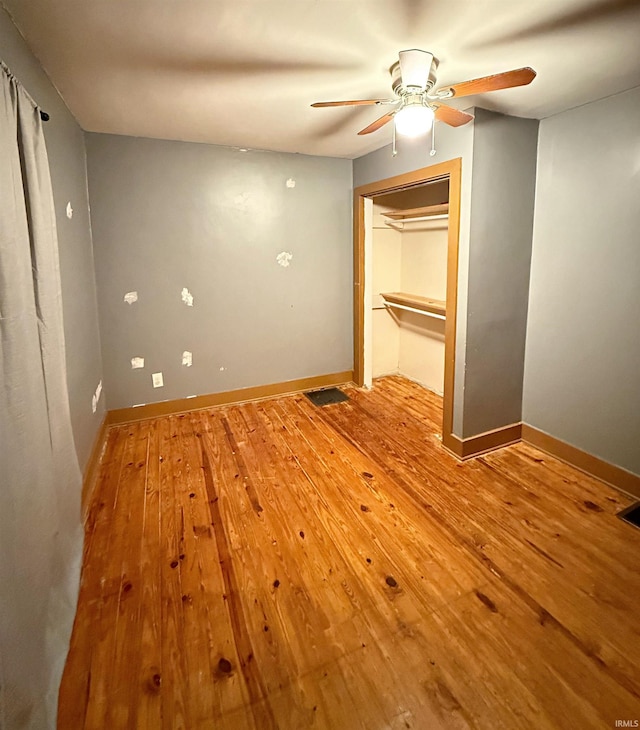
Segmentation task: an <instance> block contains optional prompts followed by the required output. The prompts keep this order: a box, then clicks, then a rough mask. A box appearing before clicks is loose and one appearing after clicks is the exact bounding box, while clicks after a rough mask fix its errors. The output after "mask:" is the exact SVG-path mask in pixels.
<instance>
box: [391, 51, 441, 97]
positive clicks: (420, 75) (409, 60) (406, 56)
mask: <svg viewBox="0 0 640 730" xmlns="http://www.w3.org/2000/svg"><path fill="white" fill-rule="evenodd" d="M398 56H399V58H400V76H401V78H402V85H403V86H404V87H405V89H406V88H407V87H408V86H416V87H418V88H419V89H422V90H424V89H425V88H426V86H427V81H429V71H430V70H431V62H432V61H433V55H432V54H431V53H427V51H419V50H418V49H417V48H414V49H412V50H410V51H400V53H399V54H398Z"/></svg>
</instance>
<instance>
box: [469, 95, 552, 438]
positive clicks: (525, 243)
mask: <svg viewBox="0 0 640 730" xmlns="http://www.w3.org/2000/svg"><path fill="white" fill-rule="evenodd" d="M475 111H476V119H475V122H474V125H475V133H474V140H473V180H472V192H471V236H470V240H471V246H470V250H469V282H468V293H467V349H466V372H465V386H464V425H463V436H464V437H465V438H466V437H468V436H474V435H476V434H480V433H483V432H485V431H490V430H492V429H495V428H500V427H502V426H506V425H509V424H512V423H519V422H520V420H521V417H522V382H523V370H524V348H525V337H526V325H527V304H528V297H529V269H530V264H531V237H532V229H533V208H534V195H535V179H536V150H537V143H538V122H537V121H536V120H533V119H517V118H515V117H507V116H503V115H502V114H495V113H493V112H489V111H485V110H484V109H476V110H475Z"/></svg>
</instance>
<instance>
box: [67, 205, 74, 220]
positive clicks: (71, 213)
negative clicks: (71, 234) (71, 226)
mask: <svg viewBox="0 0 640 730" xmlns="http://www.w3.org/2000/svg"><path fill="white" fill-rule="evenodd" d="M67 218H68V219H69V220H71V219H72V218H73V208H72V207H71V203H67Z"/></svg>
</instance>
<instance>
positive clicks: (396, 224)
mask: <svg viewBox="0 0 640 730" xmlns="http://www.w3.org/2000/svg"><path fill="white" fill-rule="evenodd" d="M448 217H449V215H448V214H447V213H444V214H443V215H421V216H418V218H405V219H401V220H391V221H385V225H387V226H389V228H395V229H396V231H401V230H402V229H403V228H404V226H405V224H406V223H423V222H425V221H443V220H446V219H447V218H448Z"/></svg>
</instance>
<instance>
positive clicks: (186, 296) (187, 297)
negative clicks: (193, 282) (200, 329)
mask: <svg viewBox="0 0 640 730" xmlns="http://www.w3.org/2000/svg"><path fill="white" fill-rule="evenodd" d="M181 296H182V301H183V302H184V303H185V304H186V305H187V307H193V294H192V293H191V292H190V291H189V290H188V289H187V287H186V286H185V288H184V289H183V290H182V295H181Z"/></svg>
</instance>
